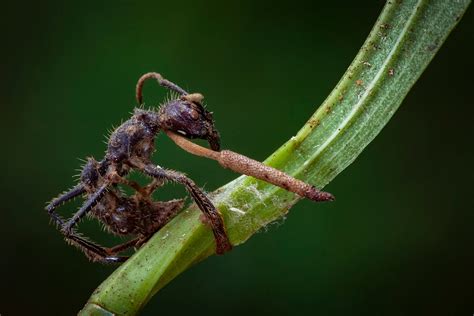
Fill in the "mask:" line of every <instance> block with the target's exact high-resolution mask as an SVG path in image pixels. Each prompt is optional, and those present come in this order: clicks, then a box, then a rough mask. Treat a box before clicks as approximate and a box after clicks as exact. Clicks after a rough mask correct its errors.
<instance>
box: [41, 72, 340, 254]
mask: <svg viewBox="0 0 474 316" xmlns="http://www.w3.org/2000/svg"><path fill="white" fill-rule="evenodd" d="M150 78H152V79H156V80H157V81H158V84H159V85H161V86H163V87H165V88H167V89H169V90H171V91H174V92H176V93H178V98H176V99H173V100H170V101H168V102H166V103H165V104H163V105H162V106H161V107H160V108H159V109H158V111H150V110H143V109H138V108H137V109H135V111H134V114H133V116H132V117H131V118H130V119H129V120H127V121H125V122H124V123H123V124H122V125H120V126H119V127H118V128H116V129H115V130H114V131H113V133H112V134H111V136H110V138H109V141H108V145H107V150H106V154H105V157H104V158H103V159H102V160H101V161H96V160H95V159H93V158H89V159H88V161H87V163H86V164H85V166H84V167H83V169H82V172H81V177H80V181H79V184H78V185H77V186H75V187H74V188H72V189H71V190H69V191H67V192H65V193H63V194H62V195H60V196H59V197H57V198H55V199H53V200H52V201H51V202H50V203H49V204H48V205H47V206H46V210H47V211H48V214H49V215H50V216H51V218H52V220H53V221H54V222H55V223H56V225H57V226H58V227H59V228H60V230H61V232H62V234H63V235H64V237H65V239H66V241H67V242H69V243H70V244H72V245H74V246H76V247H78V248H79V249H81V250H82V251H83V252H84V253H85V255H86V256H87V257H88V258H89V259H91V260H92V261H98V262H102V263H116V262H123V261H125V260H126V259H127V258H128V257H126V256H120V253H121V252H123V251H124V250H126V249H128V248H131V247H135V248H138V247H140V246H141V245H142V244H143V243H145V242H146V241H147V240H148V239H149V238H150V237H151V236H152V235H153V234H154V233H155V232H156V231H158V230H159V229H160V228H162V227H163V226H164V225H165V224H166V223H168V222H169V221H170V220H171V219H172V218H173V217H174V216H175V215H176V214H178V212H179V211H180V210H181V209H182V207H183V204H184V201H183V200H182V199H178V200H171V201H167V202H161V201H153V199H152V193H153V192H154V191H155V190H156V189H158V188H159V187H161V186H162V185H163V184H164V183H165V182H175V183H179V184H181V185H183V186H184V187H185V188H186V190H187V192H188V193H189V195H190V196H191V197H192V199H193V200H194V202H195V203H196V204H197V206H198V207H199V209H200V210H201V211H202V212H203V214H204V215H205V217H206V222H208V223H209V224H210V226H211V229H212V232H213V234H214V238H215V241H216V253H217V254H223V253H225V252H226V251H229V250H231V249H232V244H231V243H230V241H229V238H228V236H227V233H226V230H225V226H224V222H223V219H222V216H221V214H220V213H219V211H218V210H217V209H216V208H215V206H214V205H213V203H212V202H211V201H210V200H209V198H208V197H207V195H206V194H205V193H204V192H203V191H202V190H201V189H200V188H199V187H198V186H197V185H196V184H195V183H194V181H193V180H191V179H190V178H188V177H187V176H186V175H185V174H183V173H181V172H179V171H175V170H170V169H165V168H162V167H160V166H157V165H155V164H153V163H152V162H151V156H152V154H153V152H154V151H155V138H156V136H157V135H158V133H159V132H160V131H164V132H165V133H166V134H167V135H168V136H169V137H170V138H171V139H172V140H173V141H174V142H175V143H176V144H177V145H178V146H180V147H181V148H183V149H185V150H186V151H188V152H190V153H192V154H195V155H198V156H203V157H207V158H211V159H214V160H217V161H218V162H219V163H220V164H221V165H222V166H223V167H225V168H229V169H231V170H234V171H236V172H239V173H243V174H246V175H249V176H253V177H255V178H258V179H261V180H263V181H266V182H269V183H272V184H274V185H277V186H280V187H282V188H284V189H286V190H288V191H291V192H294V193H296V194H298V195H300V196H302V197H306V198H309V199H311V200H314V201H329V200H333V199H334V198H333V196H332V195H331V194H330V193H326V192H321V191H319V190H318V189H316V188H315V187H314V186H311V185H309V184H307V183H305V182H303V181H300V180H297V179H295V178H293V177H291V176H289V175H287V174H285V173H283V172H281V171H279V170H277V169H274V168H271V167H269V166H266V165H264V164H262V163H260V162H258V161H255V160H253V159H250V158H248V157H245V156H243V155H240V154H237V153H235V152H232V151H229V150H223V151H220V136H219V133H218V131H217V130H216V128H215V126H214V120H213V118H212V113H210V112H209V111H207V110H206V109H205V108H204V107H203V105H202V99H203V96H202V95H201V94H199V93H192V94H189V93H187V92H186V91H185V90H183V89H182V88H180V87H179V86H177V85H176V84H174V83H172V82H170V81H168V80H166V79H164V78H163V77H162V76H161V75H160V74H158V73H153V72H152V73H147V74H145V75H143V76H142V77H141V78H140V79H139V80H138V83H137V86H136V99H137V101H138V103H139V104H142V89H143V84H144V82H145V81H146V80H147V79H150ZM178 134H179V135H178ZM184 137H185V138H188V139H195V138H198V139H204V140H207V141H208V143H209V146H210V148H211V149H208V148H204V147H201V146H198V145H196V144H194V143H192V142H190V141H188V140H187V139H185V138H184ZM132 170H136V171H139V172H141V173H142V174H144V175H146V176H148V177H150V178H152V179H153V180H152V181H151V182H150V184H148V185H146V186H144V187H141V186H140V185H138V184H137V183H135V182H133V181H130V180H129V179H127V175H128V174H129V173H130V172H131V171H132ZM119 184H120V185H125V186H128V187H130V188H132V189H133V190H134V191H135V193H134V194H133V195H131V196H127V195H125V194H124V193H123V192H122V191H120V189H119V187H118V185H119ZM80 195H82V196H84V198H85V202H84V204H83V205H82V206H81V207H80V208H79V210H78V211H77V212H76V213H75V214H74V215H73V216H72V217H71V218H70V219H68V220H67V221H66V220H64V219H63V218H61V217H60V216H59V215H58V214H57V213H56V208H58V207H59V206H60V205H62V204H63V203H65V202H67V201H69V200H71V199H73V198H75V197H77V196H80ZM86 214H90V215H91V216H93V217H95V218H97V219H98V220H99V221H101V222H102V223H104V225H105V227H106V228H107V229H108V230H109V231H110V232H111V233H113V234H116V235H121V236H132V237H133V238H132V239H131V240H130V241H127V242H125V243H123V244H120V245H118V246H115V247H112V248H105V247H103V246H100V245H98V244H96V243H94V242H92V241H90V240H88V239H87V238H85V237H83V236H82V235H80V234H79V233H77V232H76V231H75V229H74V228H75V227H76V225H77V224H78V223H79V222H80V220H81V219H82V218H83V217H84V216H85V215H86Z"/></svg>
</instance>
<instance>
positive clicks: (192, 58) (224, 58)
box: [0, 0, 474, 316]
mask: <svg viewBox="0 0 474 316" xmlns="http://www.w3.org/2000/svg"><path fill="white" fill-rule="evenodd" d="M327 3H328V1H326V3H325V4H323V3H316V2H315V3H313V2H311V1H282V2H274V1H265V2H258V3H255V2H253V1H236V2H227V1H203V2H195V1H184V2H172V3H171V2H168V3H159V2H152V1H150V2H140V3H138V1H137V2H133V3H132V1H108V2H106V3H102V2H100V1H98V2H96V3H93V2H90V3H86V2H79V1H77V2H76V1H66V2H64V3H59V2H58V3H53V2H40V1H37V2H32V3H29V2H16V4H11V3H10V4H9V5H8V6H5V4H3V5H2V13H3V14H2V19H1V22H0V23H1V30H2V31H1V32H2V42H3V43H2V49H1V53H0V57H1V65H2V66H1V72H2V79H3V80H2V81H3V83H2V84H1V85H0V89H1V90H0V92H1V94H0V102H1V103H0V104H1V125H0V126H1V135H2V141H1V147H0V148H1V153H2V155H0V156H1V159H2V161H1V163H2V167H3V168H2V169H3V172H2V177H1V182H0V183H1V201H2V202H1V207H0V208H1V212H0V214H1V215H0V216H1V217H0V218H1V222H0V234H1V235H0V236H1V241H2V255H1V260H0V271H1V272H0V273H1V275H0V276H1V279H0V290H1V296H0V314H1V315H5V316H7V315H33V314H34V315H39V314H50V315H53V314H54V315H71V314H74V313H76V312H77V311H78V310H79V309H80V308H81V307H82V306H83V304H84V303H85V302H86V300H87V298H88V297H89V295H90V294H91V293H92V291H93V290H94V288H95V287H96V286H97V285H98V284H99V283H100V282H101V281H102V280H103V279H105V278H106V277H107V276H108V275H109V274H110V273H111V272H112V271H113V270H114V267H111V266H101V265H99V264H93V263H90V262H88V261H87V260H86V259H85V257H84V256H83V255H82V254H81V253H80V252H78V251H77V250H75V249H74V248H73V247H70V246H68V245H66V244H65V243H64V242H63V240H62V238H61V236H60V234H59V233H58V232H57V231H56V230H55V228H54V227H53V226H52V225H50V224H49V220H48V216H47V215H46V213H45V211H43V207H44V205H45V202H46V201H48V200H50V199H51V198H52V197H53V196H55V195H56V194H57V193H59V192H60V191H62V190H64V189H67V188H69V187H70V186H72V185H73V183H74V180H73V179H72V178H71V176H72V175H74V174H77V173H78V172H77V171H75V169H77V168H79V167H80V162H79V161H78V159H77V158H84V157H86V156H88V155H92V156H94V157H96V158H100V157H101V156H102V155H103V152H104V150H105V145H104V143H103V141H104V135H105V134H106V132H107V130H108V129H109V128H111V127H112V125H114V124H115V125H117V124H119V123H120V121H121V120H125V119H126V118H127V117H128V116H129V113H130V112H131V111H132V109H133V106H134V104H135V102H134V86H135V82H136V80H137V78H138V77H139V76H140V75H141V74H142V73H144V72H148V71H159V72H161V73H162V74H164V75H165V76H166V77H167V78H169V79H170V80H172V81H175V82H177V83H178V84H180V85H182V86H183V87H184V88H187V89H189V90H190V91H199V92H202V93H203V94H204V95H205V96H206V101H207V104H208V107H209V108H210V109H212V110H213V111H214V113H215V119H216V121H217V127H218V128H219V130H220V132H221V135H222V143H223V147H225V148H229V149H233V150H235V151H238V152H241V153H243V154H246V155H248V156H251V157H254V158H256V159H260V160H263V159H264V158H265V157H266V156H268V155H269V154H270V153H272V152H273V151H274V150H275V149H276V148H278V146H279V145H280V144H282V143H283V142H285V141H286V140H287V139H288V138H289V137H291V136H292V135H294V134H295V133H296V131H297V130H298V129H299V127H301V126H302V125H303V124H304V122H305V121H306V119H307V118H308V117H309V116H310V115H311V114H312V113H313V112H314V110H315V109H316V108H317V106H318V105H319V104H320V103H321V102H322V101H323V100H324V98H325V97H326V95H327V94H328V93H329V92H330V90H331V89H332V87H333V86H334V85H335V84H336V83H337V81H338V80H339V78H340V77H341V76H342V74H343V72H344V70H345V69H346V68H347V66H348V65H349V63H350V62H351V61H352V59H353V57H354V56H355V54H356V53H357V51H358V49H359V47H360V46H361V45H362V43H363V41H364V39H365V37H366V36H367V35H368V33H369V31H370V29H371V27H372V25H373V23H374V22H375V19H376V18H377V16H378V14H379V12H380V10H381V9H382V6H383V2H382V1H377V2H375V1H369V0H367V1H346V2H345V3H342V2H340V1H338V2H334V4H332V5H328V4H327ZM473 20H474V19H473V14H472V10H471V11H470V12H468V13H467V14H466V16H465V17H464V19H463V20H462V21H461V22H460V25H459V26H458V28H457V29H455V30H454V32H453V33H452V35H451V37H450V38H449V39H448V40H447V42H446V43H445V45H444V46H443V47H442V48H441V50H440V52H439V54H438V55H437V56H436V58H435V59H434V61H433V62H432V64H431V65H430V66H429V68H428V69H427V70H426V72H425V73H424V74H423V76H422V77H421V78H420V80H419V82H418V83H417V84H416V86H415V87H414V89H413V90H412V91H411V92H410V94H409V95H408V96H407V98H406V99H405V101H404V102H403V104H402V106H401V108H400V110H399V111H398V112H397V113H396V115H395V116H394V118H393V119H392V120H391V121H390V123H389V124H388V126H387V127H386V128H385V129H384V130H383V132H382V133H381V134H380V135H379V136H378V137H377V138H376V139H375V141H374V142H373V143H372V144H371V145H370V146H369V147H368V148H367V149H366V150H365V151H364V152H363V154H362V155H361V156H360V157H359V159H357V161H356V162H355V163H354V164H352V165H351V166H350V167H349V168H347V170H345V171H344V172H343V173H342V174H341V175H340V176H338V177H337V178H336V179H335V180H334V181H333V182H332V183H331V184H330V185H329V186H328V187H327V188H326V189H327V190H329V191H330V192H332V193H334V194H335V195H336V196H337V201H336V202H334V203H330V204H319V205H316V204H313V203H311V202H308V201H302V202H301V203H299V204H298V205H296V206H295V207H294V208H293V209H292V211H291V213H290V214H289V216H288V217H287V219H286V220H285V221H283V220H282V221H280V222H279V223H278V224H277V225H271V226H270V227H269V229H268V230H266V231H264V232H261V233H259V234H257V235H256V236H254V237H253V238H252V239H251V240H249V241H248V242H247V243H246V244H244V245H243V246H241V247H237V248H235V250H234V251H233V252H232V253H230V254H228V255H226V256H223V257H212V258H210V259H209V260H206V261H204V262H202V263H201V264H199V265H198V266H196V267H194V268H192V269H190V270H189V271H187V272H185V273H184V274H182V275H181V276H179V277H178V278H177V279H176V280H174V281H173V282H171V283H170V284H169V285H168V286H167V287H166V288H165V289H163V290H162V291H161V292H159V293H158V295H157V296H155V297H154V298H153V299H152V300H151V301H150V303H149V304H148V305H147V307H146V308H145V310H144V312H143V314H144V315H158V314H162V315H165V314H167V315H186V314H188V315H189V314H191V313H196V312H199V314H206V315H244V314H245V315H252V314H274V315H277V314H278V315H287V314H290V313H298V314H309V313H312V314H317V315H367V314H369V315H417V314H423V315H435V314H436V315H438V314H439V315H472V313H474V271H473V266H474V265H473V264H474V256H473V249H474V232H473V229H472V228H473V227H474V215H473V210H474V207H473V202H472V201H473V199H472V197H473V192H472V189H473V180H474V173H473V171H472V167H471V164H472V163H473V161H474V160H473V158H474V157H473V148H472V146H473V141H472V136H473V132H472V122H473V119H472V113H473V101H472V98H473V79H472V78H473V71H474V67H473V62H472V60H473V56H474V49H473V45H474V44H473V43H474V34H473V30H474V23H473ZM145 95H146V96H145V99H146V102H147V104H148V105H156V104H158V103H159V102H160V100H161V99H162V98H163V97H164V96H165V93H164V91H163V89H161V88H159V87H157V86H156V85H154V84H151V83H150V84H147V85H146V87H145ZM157 145H158V152H157V153H156V155H155V161H156V162H157V163H159V164H160V165H163V166H167V167H169V168H176V169H178V170H182V171H185V172H187V173H188V174H189V175H190V176H191V177H192V178H193V179H194V180H195V181H196V182H197V183H199V184H200V185H202V186H205V188H206V189H207V190H213V189H215V188H217V187H219V186H220V185H222V184H224V183H226V182H228V181H229V180H231V179H233V178H234V177H235V175H234V174H232V173H231V172H229V171H227V170H223V169H221V168H219V167H218V166H217V165H216V164H215V163H214V162H209V161H205V160H202V159H200V158H196V157H192V156H190V155H189V154H186V153H184V152H182V151H180V150H179V149H177V148H176V147H175V146H174V145H173V144H172V143H171V142H170V141H169V140H167V139H166V138H165V137H160V138H159V139H158V143H157ZM175 189H176V190H175ZM173 192H174V196H180V195H182V194H184V191H183V190H181V189H180V188H178V187H173V186H171V187H170V188H166V190H165V193H164V195H162V196H172V195H173V194H172V193H173ZM75 205H77V203H76V204H75ZM68 209H69V211H68ZM72 210H73V205H71V206H69V208H68V207H65V208H62V209H61V211H62V212H63V214H67V213H68V212H71V211H72ZM81 228H83V231H85V232H88V233H91V234H92V235H93V236H96V237H97V238H98V239H99V240H101V241H102V242H104V243H108V244H111V243H113V242H114V241H116V240H115V239H110V238H109V237H106V236H105V233H103V232H101V231H100V228H99V226H98V225H95V224H90V223H84V224H83V225H82V226H81Z"/></svg>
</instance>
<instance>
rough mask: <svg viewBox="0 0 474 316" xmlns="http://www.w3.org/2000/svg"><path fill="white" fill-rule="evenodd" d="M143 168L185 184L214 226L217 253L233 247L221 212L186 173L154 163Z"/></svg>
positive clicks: (149, 173)
mask: <svg viewBox="0 0 474 316" xmlns="http://www.w3.org/2000/svg"><path fill="white" fill-rule="evenodd" d="M139 169H141V170H142V171H143V172H144V173H145V174H147V175H149V176H151V177H153V178H158V179H166V180H169V181H173V182H176V183H180V184H182V185H184V187H185V188H186V190H187V191H188V192H189V194H190V195H191V197H192V198H193V200H194V201H195V202H196V204H197V205H198V207H199V209H200V210H201V211H202V212H203V213H204V214H205V215H206V217H207V218H208V219H209V222H210V224H211V227H212V232H213V234H214V238H215V240H216V253H217V254H219V255H220V254H223V253H224V252H226V251H229V250H231V249H232V245H231V243H230V241H229V237H228V236H227V233H226V231H225V226H224V221H223V220H222V217H221V214H220V213H219V212H218V211H217V209H216V208H215V206H214V205H213V204H212V202H211V201H210V200H209V199H208V197H207V196H206V194H205V193H204V192H203V191H201V189H199V187H198V186H197V185H196V184H195V183H194V181H193V180H191V179H189V178H188V177H186V175H184V174H182V173H180V172H177V171H174V170H166V169H163V168H160V167H157V166H155V165H153V164H151V163H150V164H147V165H144V166H142V168H139Z"/></svg>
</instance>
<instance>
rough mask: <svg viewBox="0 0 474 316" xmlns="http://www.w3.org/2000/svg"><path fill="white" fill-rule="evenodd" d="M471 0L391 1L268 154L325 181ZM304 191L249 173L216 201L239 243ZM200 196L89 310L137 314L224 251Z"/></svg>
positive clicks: (393, 104) (358, 146)
mask: <svg viewBox="0 0 474 316" xmlns="http://www.w3.org/2000/svg"><path fill="white" fill-rule="evenodd" d="M469 4H470V1H468V0H460V1H454V0H453V1H448V0H432V1H427V0H425V1H424V0H419V1H415V0H404V1H396V0H391V1H388V2H387V4H386V5H385V7H384V9H383V11H382V13H381V15H380V16H379V18H378V20H377V22H376V24H375V26H374V27H373V29H372V31H371V33H370V35H369V37H368V38H367V40H366V42H365V43H364V45H363V46H362V48H361V50H360V51H359V53H358V55H357V56H356V58H355V59H354V61H353V62H352V64H351V66H350V67H349V69H348V70H347V71H346V73H345V74H344V76H343V77H342V79H341V80H340V82H339V83H338V84H337V86H336V87H335V89H334V90H333V91H332V92H331V94H330V95H329V96H328V98H327V99H326V100H325V101H324V103H323V104H322V106H321V107H320V108H319V109H318V110H317V111H316V113H315V114H314V115H313V116H312V117H311V118H310V119H309V120H308V122H307V123H306V124H305V125H304V126H303V128H302V129H301V130H300V131H299V132H298V134H297V135H296V136H294V137H292V138H291V139H290V140H289V141H288V142H286V143H285V144H284V145H283V146H282V147H281V148H280V149H278V150H277V151H276V152H275V153H273V154H272V155H271V156H270V157H269V158H268V159H267V160H266V161H265V163H266V164H268V165H271V166H273V167H275V168H277V169H280V170H283V171H285V172H287V173H288V174H290V175H293V176H295V177H297V178H299V179H302V180H304V181H306V182H309V183H311V184H314V185H316V186H317V187H319V188H322V187H324V186H325V185H326V184H327V183H329V182H330V181H331V180H332V179H333V178H334V177H335V176H336V175H337V174H339V173H340V172H341V171H342V170H344V169H345V168H346V167H347V166H348V165H349V164H350V163H351V162H352V161H354V159H355V158H356V157H357V156H358V155H359V154H360V153H361V151H362V150H363V149H364V148H365V147H366V146H367V145H368V144H369V143H370V142H371V141H372V140H373V139H374V138H375V136H376V135H377V134H378V133H379V132H380V131H381V129H382V128H383V127H384V126H385V124H386V123H387V122H388V121H389V120H390V118H391V117H392V115H393V114H394V113H395V111H396V110H397V108H398V107H399V105H400V104H401V102H402V100H403V99H404V97H405V96H406V95H407V93H408V92H409V90H410V88H411V87H412V86H413V84H414V83H415V81H416V80H417V79H418V78H419V76H420V75H421V73H422V72H423V70H424V69H425V68H426V66H427V65H428V63H429V62H430V61H431V59H432V58H433V56H434V55H435V54H436V52H437V51H438V49H439V48H440V46H441V44H442V43H443V42H444V40H445V39H446V37H447V36H448V35H449V33H450V31H451V30H452V29H453V28H454V26H455V25H456V24H457V23H458V21H459V20H460V19H461V17H462V15H463V14H464V12H465V10H466V9H467V7H468V6H469ZM297 200H298V198H297V197H296V196H295V195H294V194H292V193H289V192H286V191H284V190H281V189H279V188H277V187H274V186H272V185H269V184H267V183H264V182H262V181H258V180H255V179H254V178H250V177H239V178H237V179H236V180H234V181H232V182H230V183H228V184H227V185H225V186H223V187H222V188H220V189H218V190H217V191H216V192H215V194H214V195H213V202H214V203H215V204H216V206H217V207H218V209H219V210H220V211H221V212H222V214H223V216H224V218H225V222H226V226H227V228H228V233H229V236H230V239H231V241H232V243H233V244H234V245H239V244H241V243H243V242H245V241H246V240H247V239H248V238H250V237H251V236H252V235H253V234H254V233H255V232H257V231H258V230H259V229H261V228H262V227H264V226H265V225H267V224H268V223H270V222H272V221H274V220H276V219H278V218H279V217H281V216H283V215H285V214H286V213H287V212H288V211H289V209H290V208H291V206H292V205H293V204H294V203H296V202H297ZM199 215H200V212H199V211H198V210H197V209H196V207H195V206H191V207H190V208H188V209H186V210H185V211H183V212H182V213H181V214H180V215H179V216H177V217H176V218H175V219H174V220H173V221H171V222H170V223H169V224H168V225H167V226H166V227H164V228H163V229H161V230H160V231H159V232H158V233H156V234H155V235H154V236H153V238H152V239H151V240H150V241H149V242H148V243H147V244H146V245H145V246H143V247H142V248H141V249H140V250H139V251H138V252H137V253H136V254H135V255H134V256H133V257H132V258H130V259H129V260H128V261H127V262H126V263H124V264H123V265H122V266H120V267H119V268H118V269H117V270H116V271H115V272H114V273H113V274H112V275H111V276H110V277H109V278H108V279H107V280H105V281H104V282H103V283H102V284H101V285H100V286H99V287H98V288H97V289H96V291H95V292H94V293H93V294H92V296H91V297H90V299H89V301H88V302H87V304H86V306H85V307H84V309H83V310H82V311H81V314H83V315H91V314H93V315H111V314H116V315H134V314H137V313H138V311H139V310H140V309H141V308H142V307H143V306H144V305H145V304H146V302H147V301H148V300H149V299H150V298H151V297H152V296H153V295H154V294H155V293H156V292H157V291H158V290H159V289H161V288H162V287H163V286H165V285H166V284H167V283H168V282H170V281H171V280H172V279H173V278H174V277H176V276H177V275H178V274H179V273H181V272H183V271H184V270H186V269H187V268H188V267H190V266H192V265H193V264H195V263H197V262H199V261H201V260H203V259H204V258H206V257H207V256H209V255H211V254H213V253H214V247H215V245H214V241H213V238H212V233H211V231H210V229H209V228H207V227H205V226H204V225H203V224H202V223H201V221H200V220H199Z"/></svg>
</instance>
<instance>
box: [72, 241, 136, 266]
mask: <svg viewBox="0 0 474 316" xmlns="http://www.w3.org/2000/svg"><path fill="white" fill-rule="evenodd" d="M142 239H143V238H142V237H139V238H135V239H132V240H129V241H127V242H124V243H122V244H120V245H117V246H115V247H112V248H105V247H102V246H100V245H97V244H95V243H93V242H91V241H89V240H87V239H85V238H84V237H81V236H78V235H76V234H71V235H69V236H66V240H67V241H68V242H69V243H70V244H72V245H74V246H75V247H77V248H78V249H80V250H81V251H82V252H83V253H84V254H85V255H86V257H87V258H89V259H90V260H91V261H93V262H100V263H104V264H107V263H121V262H124V261H126V260H127V259H128V258H130V257H129V256H116V254H118V253H120V252H122V251H124V250H127V249H128V248H131V247H134V246H136V245H138V244H140V242H141V241H142Z"/></svg>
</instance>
